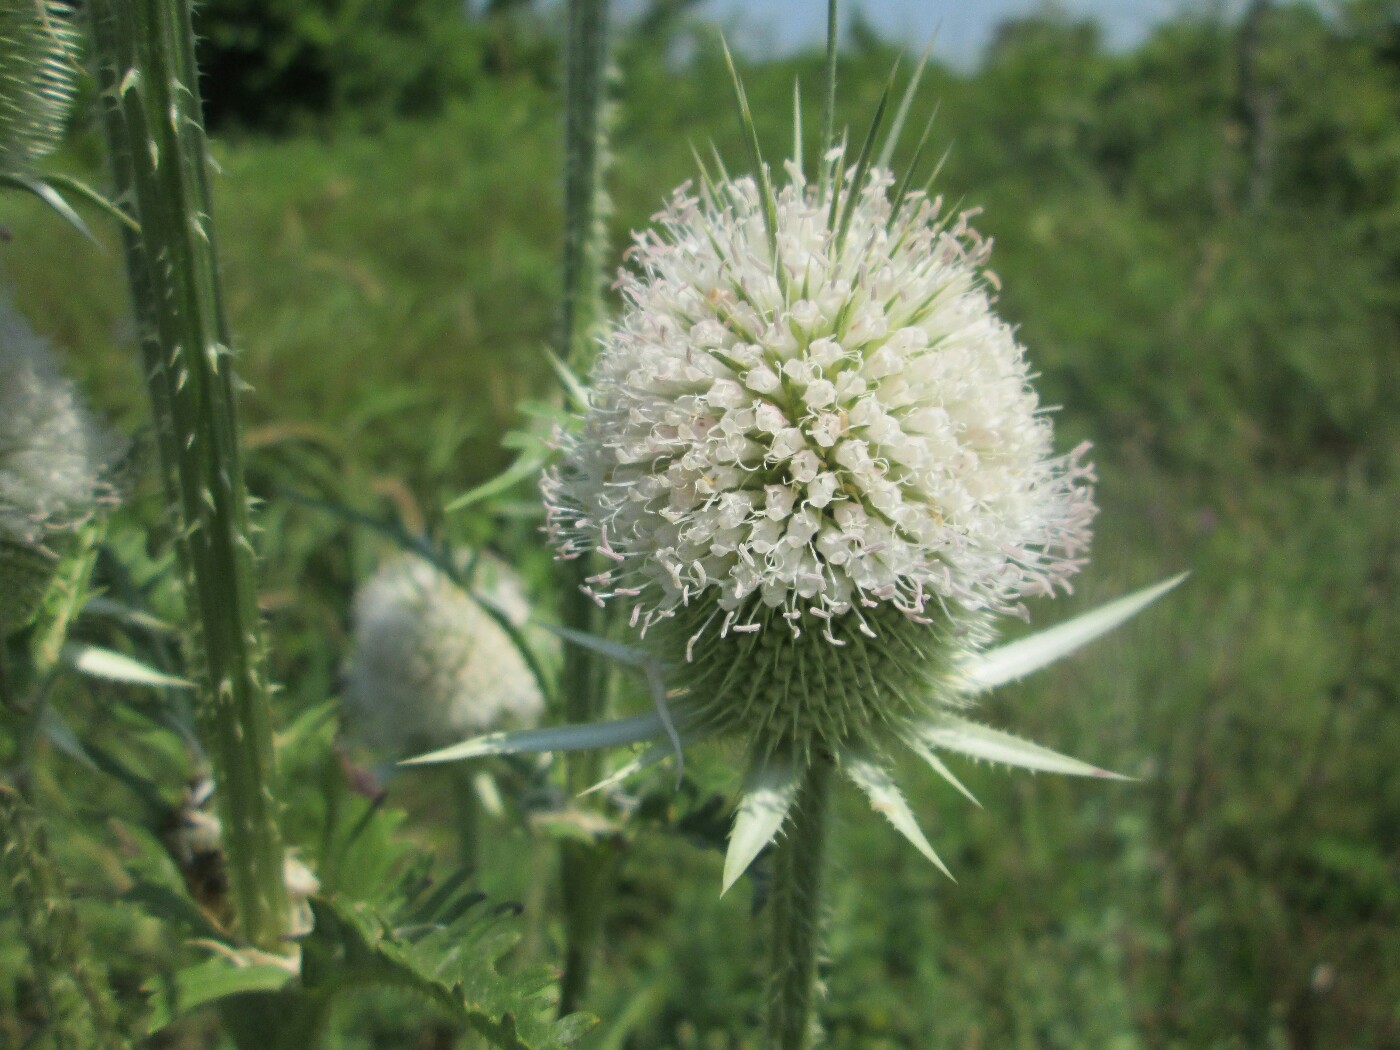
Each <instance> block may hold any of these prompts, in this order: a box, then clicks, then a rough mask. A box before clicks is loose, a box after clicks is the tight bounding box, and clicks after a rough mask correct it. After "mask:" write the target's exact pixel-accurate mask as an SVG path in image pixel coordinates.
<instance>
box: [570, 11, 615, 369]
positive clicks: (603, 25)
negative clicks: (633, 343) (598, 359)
mask: <svg viewBox="0 0 1400 1050" xmlns="http://www.w3.org/2000/svg"><path fill="white" fill-rule="evenodd" d="M568 18H569V23H568V46H567V56H566V59H567V63H568V65H567V69H566V71H565V78H566V79H565V94H564V302H563V309H562V313H561V327H562V338H561V340H560V341H561V343H562V350H561V353H562V355H563V357H564V359H565V360H566V361H568V362H569V363H570V365H572V366H573V367H574V369H576V370H578V371H584V370H585V369H586V367H587V365H588V363H589V361H590V359H591V357H592V353H591V351H592V346H591V341H592V338H593V335H594V333H595V332H596V331H597V329H598V325H599V324H600V323H601V321H602V314H603V258H602V257H603V250H604V236H603V229H602V222H603V218H604V215H603V211H604V207H603V205H604V202H605V200H606V198H605V196H604V192H603V168H604V161H605V152H606V150H605V141H604V134H603V133H604V127H603V108H604V95H605V84H604V81H605V79H606V74H607V64H608V3H607V0H570V2H569V12H568Z"/></svg>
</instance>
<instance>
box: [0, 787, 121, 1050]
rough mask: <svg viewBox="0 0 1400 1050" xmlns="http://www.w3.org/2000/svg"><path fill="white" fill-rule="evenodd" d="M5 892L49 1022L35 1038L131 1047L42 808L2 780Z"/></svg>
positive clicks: (67, 1049) (105, 1049)
mask: <svg viewBox="0 0 1400 1050" xmlns="http://www.w3.org/2000/svg"><path fill="white" fill-rule="evenodd" d="M0 894H2V895H3V896H4V898H5V899H6V901H7V902H8V903H9V905H10V910H11V913H12V915H13V916H14V918H15V920H16V925H17V926H18V927H19V938H20V940H21V941H22V942H23V943H24V946H25V948H26V950H27V952H28V956H29V963H30V967H31V974H30V976H31V979H32V981H33V983H34V990H35V993H36V996H35V997H36V998H37V999H38V1001H39V1004H40V1008H41V1010H42V1011H43V1028H42V1029H41V1031H40V1033H39V1034H38V1035H37V1036H36V1037H35V1039H34V1040H33V1042H34V1043H35V1044H36V1045H43V1046H52V1047H54V1048H55V1050H123V1048H126V1047H129V1046H130V1045H131V1043H130V1040H128V1039H127V1038H126V1036H125V1034H124V1033H123V1031H122V1025H121V1019H120V1017H119V1014H118V1011H117V1008H116V1004H115V1003H114V1001H113V998H112V991H111V988H110V987H109V986H108V982H107V974H106V971H105V968H104V967H103V966H102V963H101V962H100V961H99V960H98V959H97V958H95V956H94V954H93V952H92V947H91V943H90V942H89V941H88V940H87V938H86V936H85V935H84V932H83V929H82V927H81V925H80V924H79V921H78V915H77V912H76V911H75V910H74V908H73V896H72V891H71V890H70V888H69V886H68V885H67V880H65V879H64V878H63V874H62V872H61V871H59V869H58V865H57V864H55V863H54V858H53V853H52V851H51V850H50V849H49V842H48V835H47V834H46V833H45V830H44V826H43V824H42V822H41V821H40V819H39V814H38V813H37V812H35V810H34V809H33V807H31V806H29V805H28V804H27V803H26V802H25V801H24V800H23V799H22V798H21V797H20V795H19V793H18V792H16V791H12V790H10V789H9V788H7V787H4V786H3V785H0Z"/></svg>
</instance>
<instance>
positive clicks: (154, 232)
mask: <svg viewBox="0 0 1400 1050" xmlns="http://www.w3.org/2000/svg"><path fill="white" fill-rule="evenodd" d="M89 8H90V12H91V16H92V24H93V53H94V56H95V59H96V65H97V72H98V86H99V90H100V92H101V98H102V108H103V121H104V126H105V130H106V132H107V138H108V144H109V152H110V155H111V165H112V173H113V176H114V178H115V180H116V190H117V197H118V200H119V201H120V202H121V203H122V204H123V205H124V206H125V207H126V208H128V209H129V210H130V212H131V215H132V218H133V219H134V220H135V222H136V223H137V224H139V227H140V233H139V234H137V233H134V232H131V231H129V230H123V238H124V251H125V259H126V265H127V274H128V279H129V283H130V286H131V291H132V297H133V301H134V306H135V313H136V320H137V324H138V327H139V330H140V340H141V351H142V357H143V365H144V369H145V373H146V380H147V386H148V390H149V393H150V398H151V405H152V409H153V412H154V416H155V422H156V431H157V434H158V441H159V448H160V457H161V465H162V470H163V472H164V476H165V482H166V493H167V498H168V501H169V504H170V508H171V514H172V518H173V525H174V528H175V533H176V538H177V548H178V553H179V560H180V564H181V568H182V570H183V572H184V576H185V600H186V603H187V606H188V609H189V616H188V620H189V622H190V624H191V629H192V638H191V643H192V644H191V646H190V649H191V657H192V660H193V662H194V664H195V665H196V670H197V672H198V678H199V681H200V685H201V691H200V703H199V731H200V736H201V741H202V743H203V745H204V747H205V749H206V751H207V752H208V757H209V761H210V763H211V765H212V767H213V771H214V778H215V782H216V785H217V790H218V798H219V804H220V816H221V818H222V821H223V826H224V831H225V842H226V849H227V852H228V859H229V871H230V881H231V883H232V886H231V889H232V893H233V898H234V904H235V908H236V910H237V916H238V922H239V928H240V930H241V932H242V934H243V936H244V937H245V938H246V939H247V940H248V941H249V942H251V943H253V944H256V945H258V946H260V947H264V948H269V949H271V948H275V947H276V946H277V945H278V943H279V941H280V939H281V937H282V934H283V932H284V927H285V924H286V916H287V907H286V891H285V887H284V885H283V870H282V867H283V850H282V843H281V839H280V837H279V834H278V830H277V824H276V819H275V817H276V806H275V803H274V800H273V798H272V795H271V781H272V774H273V753H272V734H271V720H270V710H269V702H268V685H267V681H266V678H265V676H264V669H263V663H264V658H263V643H262V629H261V625H260V622H259V617H258V610H257V594H256V584H255V578H254V554H253V546H252V542H251V527H250V522H249V514H248V496H247V491H246V488H245V486H244V481H243V467H242V462H241V459H240V454H239V448H238V427H237V418H236V413H235V404H234V390H235V381H234V375H233V367H232V357H231V353H230V349H229V344H230V340H229V335H228V326H227V321H226V319H225V317H224V311H223V303H222V297H221V293H220V289H219V278H218V263H217V258H216V253H215V242H214V236H213V229H212V218H211V204H210V196H209V178H208V160H207V156H206V141H205V136H204V129H203V120H202V113H201V107H200V101H199V93H198V92H199V88H198V78H197V75H196V72H195V62H194V45H193V40H194V36H193V32H192V28H191V24H190V9H189V5H188V2H187V0H92V2H91V3H90V4H89Z"/></svg>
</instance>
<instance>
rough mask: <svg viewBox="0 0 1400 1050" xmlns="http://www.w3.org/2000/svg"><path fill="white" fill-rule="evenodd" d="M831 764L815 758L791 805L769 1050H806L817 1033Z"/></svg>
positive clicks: (780, 859)
mask: <svg viewBox="0 0 1400 1050" xmlns="http://www.w3.org/2000/svg"><path fill="white" fill-rule="evenodd" d="M831 772H832V770H831V760H830V759H828V758H826V757H824V756H817V757H816V758H814V759H813V761H812V764H811V765H810V766H809V767H808V769H807V772H806V774H805V776H804V777H803V780H802V786H801V787H800V788H799V789H798V793H797V799H796V801H795V803H794V805H793V810H792V823H791V825H790V828H789V831H788V835H787V837H786V838H785V839H783V840H782V841H781V842H780V843H779V844H778V848H777V852H776V856H775V858H774V861H775V863H774V872H773V897H772V904H771V907H772V909H773V944H772V972H771V975H770V979H769V981H770V983H769V986H768V1033H767V1034H768V1041H767V1043H766V1044H765V1050H806V1048H807V1047H808V1046H811V1045H812V1036H813V1033H814V1031H815V1030H816V1028H817V1025H816V1021H815V1019H814V1018H813V1016H812V999H813V998H814V994H815V991H816V978H817V946H818V942H819V940H820V932H821V931H820V927H821V915H820V910H821V882H822V855H823V852H824V846H825V842H826V817H827V809H828V801H829V799H830V795H831Z"/></svg>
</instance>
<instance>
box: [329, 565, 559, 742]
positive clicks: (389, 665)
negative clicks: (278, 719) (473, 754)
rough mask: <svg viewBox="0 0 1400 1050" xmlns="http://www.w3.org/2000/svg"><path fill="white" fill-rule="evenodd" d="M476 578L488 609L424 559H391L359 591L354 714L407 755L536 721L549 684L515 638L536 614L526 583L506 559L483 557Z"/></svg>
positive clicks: (353, 726) (366, 729) (360, 725)
mask: <svg viewBox="0 0 1400 1050" xmlns="http://www.w3.org/2000/svg"><path fill="white" fill-rule="evenodd" d="M473 582H474V586H476V587H477V588H478V589H479V591H480V596H481V597H482V598H484V599H485V600H487V601H489V602H490V603H491V605H492V609H491V610H490V611H488V610H487V609H486V608H485V607H483V605H482V603H481V602H480V601H478V600H477V599H476V598H474V597H473V596H472V595H470V594H467V593H466V592H465V591H463V590H462V588H460V587H459V586H457V584H456V583H454V582H453V581H452V580H451V579H450V578H449V577H448V576H447V574H446V573H444V572H442V571H441V570H440V569H438V568H436V567H435V566H433V565H431V564H429V563H428V562H427V561H424V560H423V559H421V558H417V557H407V556H406V557H399V558H396V559H394V560H393V561H390V562H388V563H387V564H385V565H383V566H382V567H381V568H380V569H379V571H378V572H376V573H375V575H374V576H373V577H371V578H370V580H369V581H368V582H366V583H365V584H364V585H363V586H362V587H361V588H360V590H359V592H358V593H357V594H356V595H355V603H354V634H355V642H354V651H353V653H352V654H351V657H350V660H349V663H348V666H347V668H346V676H345V694H344V700H345V705H346V721H347V723H348V725H349V728H350V730H351V732H352V734H353V735H354V736H356V737H358V738H360V739H362V740H363V741H364V742H365V743H367V744H369V745H371V746H373V747H375V748H376V749H378V750H380V751H382V752H384V753H387V754H392V755H404V754H407V753H408V752H409V751H411V750H413V749H414V748H422V747H425V746H433V745H434V744H440V743H442V742H444V741H447V740H454V739H459V738H460V737H462V736H463V735H465V734H468V733H480V732H484V731H486V730H488V729H500V728H504V727H507V726H526V725H533V724H534V723H535V722H536V721H538V719H539V716H540V713H541V712H542V711H543V709H544V699H543V697H542V696H541V695H540V690H539V685H538V683H537V682H536V680H535V677H534V675H533V674H532V673H531V671H530V668H529V666H528V665H527V664H526V662H525V660H524V659H523V657H522V656H521V655H520V651H519V650H518V649H517V648H516V646H515V644H514V643H513V642H512V640H511V638H510V636H509V635H508V633H507V632H506V630H505V629H504V628H503V627H502V626H501V624H500V623H499V622H498V621H497V620H496V619H495V617H496V616H497V615H502V616H505V617H507V618H508V620H509V622H511V623H512V624H514V625H515V626H520V625H522V624H523V623H524V621H525V619H526V617H527V616H528V615H529V606H528V603H527V602H526V599H525V593H524V588H523V587H522V585H521V583H520V581H519V579H518V578H517V577H516V576H515V575H514V574H513V573H512V572H511V571H510V570H509V569H508V568H507V567H506V566H505V565H504V564H502V563H500V562H499V561H496V560H495V559H491V558H488V557H487V556H485V555H482V556H480V557H479V558H478V559H477V566H476V570H475V572H474V574H473Z"/></svg>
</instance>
